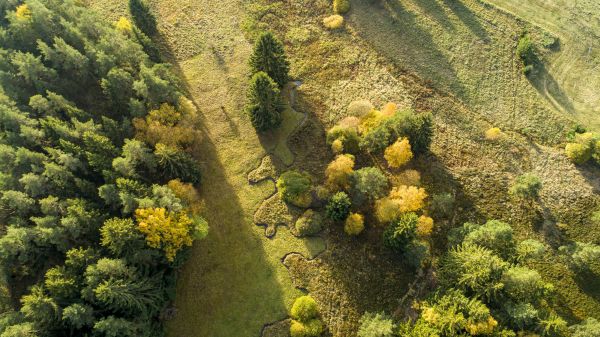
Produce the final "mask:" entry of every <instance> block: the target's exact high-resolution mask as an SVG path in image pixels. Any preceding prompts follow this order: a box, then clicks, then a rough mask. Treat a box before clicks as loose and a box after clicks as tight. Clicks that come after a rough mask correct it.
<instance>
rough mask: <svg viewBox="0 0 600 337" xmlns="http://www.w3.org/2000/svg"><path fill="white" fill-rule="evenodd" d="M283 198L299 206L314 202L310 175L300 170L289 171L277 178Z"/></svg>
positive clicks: (306, 205) (278, 187)
mask: <svg viewBox="0 0 600 337" xmlns="http://www.w3.org/2000/svg"><path fill="white" fill-rule="evenodd" d="M277 189H278V191H279V195H280V196H281V199H282V200H283V201H285V202H289V203H290V204H292V205H294V206H298V207H303V208H306V207H308V206H310V204H311V202H312V194H311V191H312V182H311V179H310V176H309V175H308V174H306V173H302V172H298V171H287V172H285V173H283V174H282V175H281V176H280V177H279V179H277Z"/></svg>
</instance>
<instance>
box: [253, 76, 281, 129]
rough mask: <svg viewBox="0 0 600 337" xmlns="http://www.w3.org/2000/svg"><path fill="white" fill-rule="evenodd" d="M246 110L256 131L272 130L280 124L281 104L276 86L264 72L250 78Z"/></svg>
mask: <svg viewBox="0 0 600 337" xmlns="http://www.w3.org/2000/svg"><path fill="white" fill-rule="evenodd" d="M248 93H249V94H248V97H249V101H250V103H249V105H248V107H247V108H246V109H247V111H248V114H249V115H250V120H251V121H252V126H254V128H255V129H256V130H258V131H267V130H270V129H274V128H276V127H278V126H279V125H280V124H281V111H282V110H283V102H282V101H281V93H280V91H279V88H278V87H277V84H276V83H275V82H274V81H273V80H272V79H271V78H270V77H269V75H267V74H266V73H264V72H258V73H256V74H254V76H252V79H251V80H250V87H249V91H248Z"/></svg>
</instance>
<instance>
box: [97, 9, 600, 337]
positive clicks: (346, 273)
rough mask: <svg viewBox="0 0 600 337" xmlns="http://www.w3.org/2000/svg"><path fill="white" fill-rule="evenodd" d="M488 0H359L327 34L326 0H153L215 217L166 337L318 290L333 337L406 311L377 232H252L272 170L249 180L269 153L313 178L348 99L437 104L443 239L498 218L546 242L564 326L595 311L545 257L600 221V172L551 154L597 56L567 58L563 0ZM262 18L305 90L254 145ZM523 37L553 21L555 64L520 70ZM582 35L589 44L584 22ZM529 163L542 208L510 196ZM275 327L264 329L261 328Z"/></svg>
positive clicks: (182, 283)
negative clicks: (248, 105) (362, 321)
mask: <svg viewBox="0 0 600 337" xmlns="http://www.w3.org/2000/svg"><path fill="white" fill-rule="evenodd" d="M88 2H89V4H90V6H92V7H94V8H96V9H97V10H99V11H102V12H103V13H105V14H106V17H107V19H109V20H111V21H114V20H116V19H117V18H118V16H120V15H124V13H125V10H126V8H125V7H124V6H123V5H122V3H123V1H116V0H88ZM490 2H494V3H497V4H498V5H500V6H502V7H503V8H504V9H503V10H498V9H497V8H496V7H493V6H490V5H487V4H486V3H483V2H481V1H476V0H455V1H450V0H382V1H363V0H352V1H351V3H352V9H351V11H350V13H348V14H347V15H346V20H347V23H346V28H345V29H343V30H340V31H333V32H332V31H327V30H325V29H324V28H323V26H322V23H321V21H322V19H323V18H324V17H325V16H328V15H330V14H331V8H330V1H328V0H294V1H279V0H253V1H249V0H248V1H242V0H221V1H216V0H202V1H192V0H184V1H177V2H174V1H169V0H153V1H151V4H152V6H153V9H154V10H155V11H156V13H157V15H158V19H159V28H160V33H161V37H160V40H161V44H162V47H163V48H164V53H165V55H168V56H169V61H171V62H173V63H174V64H175V66H176V70H178V72H179V73H180V75H181V76H182V78H183V80H184V82H185V84H186V85H187V88H188V90H189V92H190V93H191V95H192V98H193V99H194V101H195V102H196V104H197V105H198V106H199V107H200V110H201V111H202V114H203V121H202V125H201V126H200V127H201V129H202V130H203V133H204V136H205V140H204V143H203V147H202V149H201V153H200V157H201V158H202V164H203V185H202V187H201V189H200V190H201V193H202V195H203V197H204V199H205V203H206V205H205V209H206V217H207V218H208V220H209V222H210V223H211V231H210V234H209V236H208V237H207V238H206V240H204V241H201V242H199V243H197V244H196V245H195V247H194V249H193V252H192V256H191V258H190V260H189V261H188V263H187V264H186V266H185V267H184V269H183V270H182V272H181V274H180V280H179V283H178V294H177V301H176V303H175V307H176V308H177V309H178V313H177V316H176V318H175V319H174V320H173V321H171V322H169V323H168V332H169V335H170V336H177V337H194V336H198V337H200V336H215V337H220V336H241V337H245V336H258V335H259V334H260V331H261V328H262V327H263V324H266V323H273V322H277V321H280V320H283V319H285V318H286V317H287V309H288V308H289V306H290V304H291V301H292V300H293V298H294V297H295V296H297V295H299V294H300V293H301V291H300V290H299V289H305V290H308V291H309V292H310V293H311V294H312V295H313V296H315V298H316V300H317V302H318V303H319V305H320V307H321V309H322V314H323V318H324V319H325V321H326V324H327V326H328V328H329V333H330V334H331V335H332V336H336V337H342V336H343V337H347V336H354V333H355V331H356V325H357V321H358V318H359V317H360V315H361V314H362V312H363V311H364V310H381V309H385V310H387V311H388V312H392V313H395V314H396V315H397V316H401V315H402V314H403V313H404V310H406V309H407V307H409V306H410V299H409V300H407V301H404V302H403V301H400V298H401V297H402V296H403V294H405V293H406V290H407V288H408V284H409V283H410V282H411V281H412V280H413V279H414V276H415V275H413V273H411V272H408V271H406V270H404V268H403V267H402V266H399V265H398V264H397V263H394V261H393V259H392V258H391V257H390V256H388V255H387V253H386V252H385V251H384V250H383V249H381V247H380V245H379V244H378V243H379V241H380V234H381V233H380V232H378V231H377V230H375V229H369V230H367V234H365V235H363V236H362V237H359V238H358V239H348V238H347V237H345V236H344V235H343V234H342V233H341V230H340V229H339V228H332V229H330V231H328V232H327V233H326V234H325V235H324V236H325V241H324V240H323V239H321V238H314V239H308V240H300V239H297V238H295V237H294V236H292V235H291V234H290V232H289V230H287V229H286V228H285V227H278V228H277V233H276V234H275V236H274V237H273V238H272V239H269V238H267V237H266V236H265V230H264V227H260V226H255V225H254V219H253V217H254V214H255V211H256V210H257V209H259V207H260V205H261V204H262V203H263V201H264V200H265V199H266V198H268V197H270V196H271V195H272V194H273V193H274V191H275V190H274V188H275V187H274V184H273V182H272V180H269V179H266V180H263V181H261V182H259V183H257V184H249V182H248V173H249V172H251V171H252V170H254V169H255V168H257V167H259V165H260V164H261V161H262V160H263V158H264V156H266V155H270V156H271V158H272V159H273V162H274V163H278V164H277V165H278V169H279V170H281V169H283V168H285V167H286V164H292V166H294V167H297V168H300V169H303V170H307V171H309V172H310V173H311V174H313V176H314V177H315V178H316V179H317V180H318V179H320V178H322V172H323V167H324V165H325V164H326V162H327V160H329V159H330V156H331V155H330V154H328V153H325V152H324V150H323V149H324V147H323V144H324V139H323V138H324V135H323V134H324V130H325V129H327V128H328V127H330V126H331V125H332V124H333V123H334V122H335V121H337V120H339V119H341V118H343V117H344V116H345V115H346V113H347V111H346V107H347V106H348V104H349V103H350V102H352V101H355V100H359V99H366V100H369V101H371V102H372V103H373V104H374V105H375V106H381V105H383V104H384V103H386V102H388V101H393V102H396V103H398V104H399V105H400V106H401V107H413V108H415V109H416V110H417V111H419V112H420V111H432V112H433V113H434V119H435V137H434V142H433V145H432V154H430V155H428V156H427V157H425V158H420V159H418V160H417V162H416V167H417V168H419V169H420V170H421V171H422V173H423V182H424V184H425V186H426V187H427V188H428V191H429V192H430V194H433V193H437V192H454V193H456V195H457V196H458V198H459V199H458V204H459V206H460V207H459V208H458V214H457V217H456V221H455V222H448V223H439V224H437V233H436V235H437V237H443V235H444V233H445V232H446V231H447V230H448V229H449V228H450V227H452V226H455V225H457V224H460V222H461V221H466V220H471V221H484V220H485V219H490V218H498V219H503V220H505V221H508V222H510V223H511V224H513V226H514V227H515V231H516V234H517V237H518V238H519V239H524V238H530V237H532V238H539V239H541V240H544V241H545V242H546V244H547V246H548V248H549V252H548V254H547V259H546V261H545V262H544V263H543V264H540V265H538V266H536V268H538V269H539V270H540V271H541V272H542V274H543V276H544V277H545V278H546V279H548V280H549V281H552V282H553V283H554V284H555V285H556V289H557V293H558V298H559V303H558V306H562V307H563V308H564V309H563V310H562V311H561V314H563V315H564V317H565V318H567V319H568V320H569V321H570V322H575V321H577V320H579V319H581V318H583V317H585V316H594V317H596V318H600V296H599V294H597V293H596V292H594V291H592V290H590V288H589V287H585V286H582V285H584V284H585V283H586V279H585V278H583V279H582V278H581V276H578V275H574V274H573V273H572V272H570V271H569V270H567V269H566V268H565V266H564V263H563V261H562V260H561V259H560V257H559V256H558V255H557V253H556V250H555V248H557V246H558V245H559V244H561V243H565V242H569V241H571V240H586V241H590V240H592V241H595V242H600V236H598V235H597V237H590V234H589V233H590V232H595V233H600V224H595V223H593V222H591V221H590V219H589V215H590V213H591V212H592V211H593V210H595V209H596V208H597V207H598V205H600V200H599V199H598V197H597V195H596V193H597V192H598V191H599V190H600V181H599V180H598V179H597V178H595V177H598V176H599V175H598V172H595V171H594V170H595V169H593V168H589V167H584V168H576V167H575V166H574V165H572V164H571V163H570V162H569V161H568V160H567V159H566V158H565V156H564V155H563V153H562V150H561V144H562V142H563V141H564V139H565V135H566V132H567V131H569V130H571V129H572V127H573V125H574V124H575V123H576V122H580V123H581V122H582V121H583V120H589V121H591V123H592V124H594V123H595V119H593V118H597V117H595V116H593V118H592V117H591V116H592V115H593V113H594V111H595V110H593V109H592V108H590V107H594V106H596V107H597V106H598V105H597V104H596V103H595V100H596V98H595V96H594V95H595V94H596V93H594V92H593V90H592V89H593V87H594V84H593V83H594V81H595V79H593V78H591V77H590V78H589V80H588V81H581V82H585V83H577V81H576V79H577V78H578V76H579V77H580V76H583V75H585V74H588V73H591V70H593V69H595V68H594V67H595V66H594V67H592V68H589V67H591V66H590V65H589V64H588V63H586V61H585V60H586V59H585V58H576V59H573V58H572V57H567V56H564V55H563V54H562V53H571V55H574V54H573V53H575V54H576V53H578V51H577V50H580V48H579V47H580V46H577V43H576V41H577V39H578V37H577V35H572V34H577V33H576V32H574V31H573V29H570V31H566V30H565V28H564V27H563V26H564V25H569V24H570V22H571V21H566V22H565V21H562V20H563V19H562V15H561V17H559V16H558V15H557V13H558V12H557V8H559V7H558V6H559V5H560V1H559V0H556V1H555V2H551V1H549V0H545V1H544V0H532V1H528V4H531V6H533V5H534V4H535V5H536V6H538V8H537V9H536V11H537V12H539V13H540V16H539V17H537V16H536V18H533V17H527V15H526V14H527V13H530V11H526V10H525V11H524V13H521V12H518V11H516V10H515V8H518V9H519V10H521V9H522V6H517V4H519V3H520V1H516V0H515V1H512V0H507V1H505V0H502V1H501V0H497V1H496V0H490ZM578 4H579V5H578V7H573V6H571V7H569V8H570V10H571V13H573V16H574V17H576V14H578V13H579V14H581V13H582V12H585V10H584V9H585V8H587V11H588V12H590V14H586V15H589V16H593V15H594V12H593V10H594V9H595V7H594V6H595V3H594V1H592V0H588V1H579V2H578ZM538 9H540V10H538ZM541 9H543V10H547V12H544V11H541ZM504 10H508V11H511V12H514V13H515V14H516V15H517V16H519V17H521V18H523V19H525V20H528V21H532V22H534V23H535V24H536V25H537V26H539V27H537V26H533V25H530V24H528V23H527V22H526V21H523V20H519V19H517V18H516V17H515V16H514V15H513V14H510V13H507V12H505V11H504ZM544 13H547V14H545V15H544ZM534 19H536V20H540V21H536V20H534ZM569 20H575V19H569ZM580 21H581V20H580ZM583 21H584V22H582V23H581V24H586V23H585V21H586V20H583ZM587 21H591V20H587ZM561 25H563V26H561ZM242 27H243V28H244V29H242ZM265 27H268V28H269V29H271V30H273V31H274V32H276V33H277V34H278V35H279V37H280V38H281V39H282V40H284V41H285V43H286V48H287V51H288V54H289V55H290V59H291V61H292V75H293V76H294V77H295V79H298V80H301V81H302V82H303V84H302V86H301V87H300V89H299V93H298V100H297V101H298V102H297V104H296V105H294V108H295V110H296V111H294V110H291V109H290V110H288V111H287V114H288V115H289V117H290V118H286V121H287V124H286V125H284V126H283V127H282V129H281V131H279V132H277V133H275V134H273V135H271V136H269V137H262V138H259V137H257V136H256V133H255V132H254V130H253V129H252V127H251V126H250V124H249V122H248V120H247V118H246V117H245V116H244V115H243V113H242V109H243V105H244V101H245V83H246V79H247V75H248V74H247V71H248V70H247V66H246V64H247V58H248V55H249V53H250V51H251V46H250V43H249V42H248V37H251V36H253V35H254V34H255V33H256V31H258V30H260V29H264V28H265ZM590 29H591V30H592V31H593V30H594V29H595V28H593V27H592V28H590ZM524 30H528V31H530V33H531V34H532V36H534V37H535V38H536V39H540V40H541V39H542V38H543V37H545V36H546V35H545V34H546V33H545V31H549V32H550V33H551V34H553V35H557V36H559V37H560V41H561V48H562V49H561V50H560V51H558V52H556V51H551V50H545V51H544V57H545V59H547V60H549V63H548V64H547V69H548V70H547V72H545V73H543V74H542V76H540V77H537V78H534V79H533V80H531V81H530V80H528V79H527V78H526V77H525V76H524V75H523V74H522V72H521V65H520V63H519V60H518V59H517V58H516V57H515V53H514V50H515V48H516V44H517V41H518V38H519V36H520V34H521V33H522V32H523V31H524ZM562 34H566V35H565V36H563V35H562ZM569 34H570V35H569ZM582 34H584V35H585V36H586V38H589V40H590V41H591V40H592V38H591V37H593V35H592V33H587V32H586V33H582ZM567 35H568V36H567ZM568 41H572V42H568ZM586 41H587V40H586ZM590 43H591V42H590ZM594 43H595V42H594ZM569 44H570V45H571V47H569ZM592 49H593V48H592ZM594 52H595V51H594ZM580 55H588V54H580ZM589 55H594V54H589ZM567 61H568V62H567ZM569 69H575V70H572V71H569ZM590 69H591V70H590ZM597 73H598V72H596V74H597ZM577 74H579V75H577ZM575 75H577V76H575ZM590 76H591V75H590ZM548 83H550V84H551V85H548ZM584 87H585V88H587V89H585V88H584ZM596 87H597V86H596ZM586 90H587V91H586ZM585 92H588V93H587V94H584V93H585ZM304 113H305V114H306V116H307V117H306V120H304V117H303V116H304V115H303V114H304ZM302 122H303V123H302ZM299 123H301V125H300V126H299ZM492 126H498V127H500V128H501V129H502V130H503V131H504V132H505V134H506V135H507V137H506V138H505V139H503V140H500V141H497V142H490V141H485V139H484V137H483V133H484V132H485V130H487V129H488V128H490V127H492ZM292 131H297V132H292ZM288 137H291V138H290V141H289V142H287V138H288ZM529 171H532V172H535V173H536V174H537V175H538V176H540V178H541V179H542V181H543V183H544V188H543V190H542V194H541V201H540V202H539V203H538V204H534V205H532V206H529V207H526V206H523V205H522V204H521V203H520V202H519V201H517V200H514V199H513V198H511V197H510V196H509V195H508V193H507V190H508V188H509V186H510V184H511V181H512V180H513V179H514V177H516V176H517V175H519V174H522V173H524V172H529ZM273 178H274V177H273ZM558 223H564V224H566V226H561V227H560V228H559V226H558ZM442 241H443V240H442ZM325 243H326V244H327V245H326V246H327V248H326V249H325ZM440 248H441V247H438V249H440ZM324 249H325V250H324ZM323 250H324V251H323ZM321 251H323V252H322V253H321V254H320V255H319V256H318V258H316V259H314V260H311V258H312V257H314V256H315V255H316V253H318V252H321ZM291 252H297V253H300V254H301V255H296V254H291V255H289V253H291ZM286 256H287V258H286V259H285V260H284V261H283V262H284V263H282V258H284V257H286ZM373 278H375V279H376V282H374V281H373ZM417 295H419V294H417ZM281 324H283V325H284V324H285V321H284V322H282V323H281ZM282 331H284V332H285V331H286V329H285V327H284V328H281V325H279V324H275V325H273V326H270V327H269V328H267V329H266V330H265V333H264V335H263V336H265V337H274V336H282V334H281V332H282ZM283 336H285V334H283Z"/></svg>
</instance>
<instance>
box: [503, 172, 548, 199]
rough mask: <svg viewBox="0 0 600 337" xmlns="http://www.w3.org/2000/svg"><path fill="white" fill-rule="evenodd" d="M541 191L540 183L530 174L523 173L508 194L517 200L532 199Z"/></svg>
mask: <svg viewBox="0 0 600 337" xmlns="http://www.w3.org/2000/svg"><path fill="white" fill-rule="evenodd" d="M541 189H542V181H541V180H540V179H539V178H538V177H537V176H536V175H534V174H532V173H525V174H523V175H521V176H518V177H517V179H516V180H515V182H514V184H513V186H512V187H511V188H510V191H509V192H510V194H512V195H514V196H517V197H519V198H525V199H534V198H537V197H538V196H539V193H540V190H541Z"/></svg>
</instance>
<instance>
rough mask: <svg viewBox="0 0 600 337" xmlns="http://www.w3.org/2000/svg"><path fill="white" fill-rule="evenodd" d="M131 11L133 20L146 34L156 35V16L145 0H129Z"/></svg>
mask: <svg viewBox="0 0 600 337" xmlns="http://www.w3.org/2000/svg"><path fill="white" fill-rule="evenodd" d="M129 11H130V12H131V16H132V17H133V22H134V23H135V25H136V26H137V27H138V28H139V29H140V30H141V31H142V32H143V33H144V34H146V35H148V36H154V35H155V34H156V33H157V29H156V18H155V17H154V14H152V12H151V11H150V7H148V5H147V4H146V3H145V2H144V1H143V0H129Z"/></svg>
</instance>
